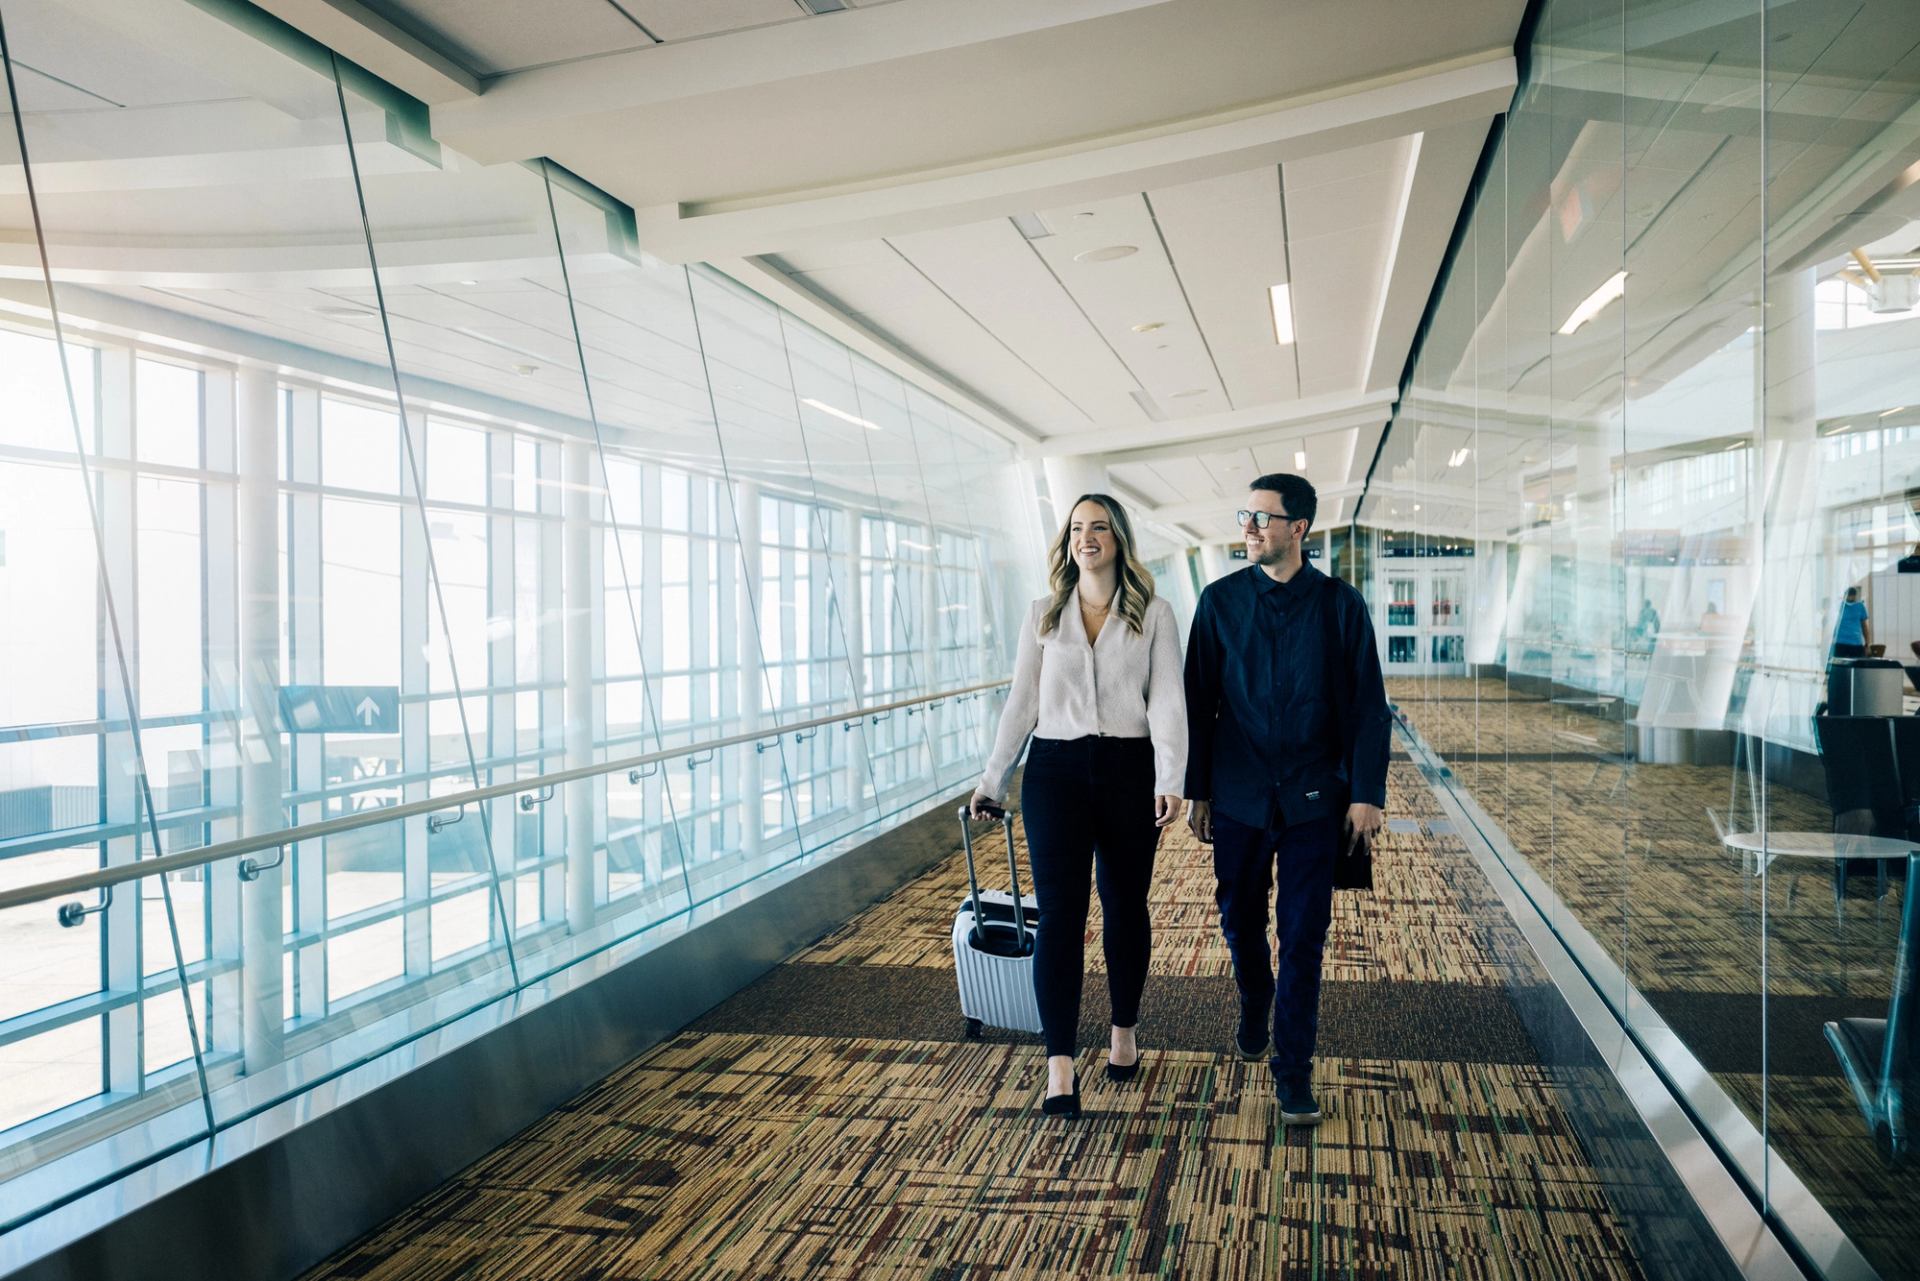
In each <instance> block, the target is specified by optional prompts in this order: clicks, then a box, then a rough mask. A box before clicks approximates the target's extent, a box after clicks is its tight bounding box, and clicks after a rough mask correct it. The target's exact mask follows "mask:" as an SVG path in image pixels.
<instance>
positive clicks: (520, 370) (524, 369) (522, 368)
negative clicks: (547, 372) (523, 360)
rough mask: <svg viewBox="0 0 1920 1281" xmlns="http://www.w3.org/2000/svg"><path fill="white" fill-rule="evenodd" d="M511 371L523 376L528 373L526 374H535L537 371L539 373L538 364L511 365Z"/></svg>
mask: <svg viewBox="0 0 1920 1281" xmlns="http://www.w3.org/2000/svg"><path fill="white" fill-rule="evenodd" d="M513 372H514V373H516V374H519V375H521V376H522V377H525V376H526V375H528V374H537V373H539V372H540V366H538V365H515V366H514V367H513Z"/></svg>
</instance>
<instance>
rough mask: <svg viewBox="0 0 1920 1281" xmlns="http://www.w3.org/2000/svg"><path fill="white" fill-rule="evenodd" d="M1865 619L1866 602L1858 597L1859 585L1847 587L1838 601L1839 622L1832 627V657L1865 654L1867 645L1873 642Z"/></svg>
mask: <svg viewBox="0 0 1920 1281" xmlns="http://www.w3.org/2000/svg"><path fill="white" fill-rule="evenodd" d="M1867 619H1868V614H1867V603H1866V602H1865V601H1863V600H1861V599H1860V589H1859V587H1857V586H1855V587H1849V588H1847V594H1846V596H1845V598H1844V599H1842V600H1841V602H1840V623H1839V625H1838V626H1836V627H1835V628H1834V629H1833V657H1834V658H1865V657H1866V656H1867V646H1869V645H1871V644H1872V643H1873V632H1872V630H1871V628H1870V626H1869V624H1868V622H1867Z"/></svg>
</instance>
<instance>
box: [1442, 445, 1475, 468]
mask: <svg viewBox="0 0 1920 1281" xmlns="http://www.w3.org/2000/svg"><path fill="white" fill-rule="evenodd" d="M1472 452H1473V451H1472V450H1471V449H1468V448H1467V447H1466V446H1465V445H1462V446H1461V447H1460V448H1458V449H1456V450H1454V451H1453V452H1452V453H1451V454H1448V455H1447V466H1449V467H1458V466H1460V464H1462V463H1464V462H1466V461H1467V455H1468V454H1470V453H1472Z"/></svg>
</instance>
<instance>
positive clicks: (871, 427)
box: [800, 396, 880, 431]
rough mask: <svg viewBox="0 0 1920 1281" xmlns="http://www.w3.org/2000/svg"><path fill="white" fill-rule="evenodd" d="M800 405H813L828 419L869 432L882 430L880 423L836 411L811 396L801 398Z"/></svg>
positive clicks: (841, 410)
mask: <svg viewBox="0 0 1920 1281" xmlns="http://www.w3.org/2000/svg"><path fill="white" fill-rule="evenodd" d="M800 403H801V404H803V405H812V406H813V407H814V408H815V409H817V410H819V411H820V412H821V413H823V414H826V415H827V416H828V417H831V418H838V419H839V420H840V421H841V422H843V423H852V424H853V425H854V426H855V427H865V428H866V429H867V430H868V431H879V430H880V425H879V424H878V423H870V422H868V421H867V420H866V419H864V418H855V417H854V416H853V415H852V414H850V413H848V412H847V411H846V410H844V409H835V408H834V407H833V406H832V405H829V404H827V403H826V402H825V401H821V400H815V399H814V398H813V397H811V396H802V397H801V398H800Z"/></svg>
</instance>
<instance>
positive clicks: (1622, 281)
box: [1560, 271, 1627, 334]
mask: <svg viewBox="0 0 1920 1281" xmlns="http://www.w3.org/2000/svg"><path fill="white" fill-rule="evenodd" d="M1626 292H1627V273H1626V272H1624V271H1616V272H1614V273H1613V274H1612V275H1611V276H1608V277H1607V279H1606V283H1604V284H1602V285H1601V286H1600V287H1599V288H1598V289H1596V290H1594V291H1593V292H1592V293H1590V294H1588V295H1587V296H1586V298H1585V299H1584V300H1582V302H1581V303H1580V305H1579V306H1578V307H1575V308H1574V309H1573V314H1572V315H1571V316H1568V317H1567V323H1566V324H1564V325H1562V326H1560V332H1561V333H1562V334H1570V333H1572V332H1573V331H1574V330H1576V329H1578V328H1580V326H1582V325H1584V324H1586V323H1587V322H1588V321H1589V320H1592V319H1593V318H1594V317H1595V316H1597V315H1599V314H1600V313H1601V312H1602V311H1605V310H1606V307H1607V304H1608V303H1610V302H1612V301H1613V300H1614V299H1616V298H1618V297H1620V295H1622V294H1624V293H1626Z"/></svg>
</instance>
